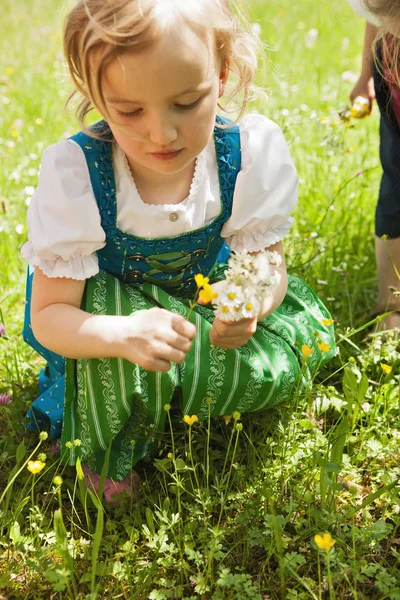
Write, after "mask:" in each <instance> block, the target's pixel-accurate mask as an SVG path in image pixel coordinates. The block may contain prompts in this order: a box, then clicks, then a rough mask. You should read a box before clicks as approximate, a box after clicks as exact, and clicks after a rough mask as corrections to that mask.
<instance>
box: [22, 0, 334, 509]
mask: <svg viewBox="0 0 400 600" xmlns="http://www.w3.org/2000/svg"><path fill="white" fill-rule="evenodd" d="M249 31H250V29H249ZM254 48H255V43H254V41H253V40H252V38H251V34H250V33H248V32H246V30H245V29H243V28H242V27H241V26H240V24H239V21H238V19H237V18H236V17H235V16H234V14H233V12H232V11H231V9H230V7H229V2H228V0H146V1H144V0H80V1H79V2H78V3H77V4H76V6H75V8H74V9H73V10H72V12H71V13H70V14H69V16H68V18H67V20H66V27H65V54H66V57H67V60H68V64H69V69H70V72H71V75H72V79H73V81H74V83H75V85H76V87H77V90H78V91H79V92H80V93H81V95H82V97H83V99H82V103H81V105H80V111H79V116H80V119H81V123H82V124H83V119H84V117H85V116H86V114H87V113H88V112H89V111H90V110H91V109H92V108H93V107H95V108H96V109H97V110H98V112H99V113H100V114H101V115H102V117H103V118H104V120H103V121H100V122H99V123H97V124H96V125H94V126H93V127H91V128H89V129H87V128H86V127H84V126H83V128H84V130H83V131H82V132H81V133H78V134H77V135H75V136H73V137H72V138H71V139H69V140H67V141H62V142H59V143H57V144H55V145H54V146H51V147H49V148H48V149H47V150H46V151H45V152H44V154H43V160H42V167H41V172H40V178H39V184H38V187H37V190H36V192H35V195H34V198H33V199H32V202H31V204H30V207H29V212H28V226H29V242H28V243H27V244H26V245H25V246H24V248H23V255H24V256H25V258H26V259H27V260H28V262H29V263H30V265H32V266H34V267H35V272H34V277H33V283H32V277H31V276H30V277H29V279H28V304H27V321H28V323H27V326H26V330H25V337H26V339H27V341H28V342H29V343H30V344H31V345H32V346H33V347H34V348H36V349H37V350H38V351H39V352H40V353H41V354H42V355H43V356H44V357H45V358H46V359H47V361H48V367H47V368H46V370H45V371H44V372H43V373H42V374H41V378H40V392H41V395H40V397H39V398H38V399H37V400H36V401H35V402H34V404H33V407H32V409H31V411H30V413H29V416H30V419H31V423H30V427H32V428H33V427H36V426H37V427H39V428H43V427H45V426H49V427H50V433H51V436H52V437H57V436H59V435H60V434H61V424H62V421H63V427H62V453H63V454H66V455H67V456H68V461H69V463H70V464H74V463H75V461H76V458H77V457H78V456H80V457H81V458H82V460H83V461H84V463H85V473H86V476H87V478H88V480H92V481H93V482H94V485H95V484H96V481H95V480H96V474H99V473H100V471H101V469H102V466H103V463H104V460H105V456H106V454H107V452H110V461H109V467H108V473H107V474H108V476H109V478H110V479H109V480H108V482H109V486H110V487H109V488H107V490H108V499H110V497H111V496H112V494H113V493H114V492H115V491H117V492H119V491H121V490H124V489H125V488H127V487H129V486H130V485H131V482H132V475H131V471H130V470H131V469H132V467H133V466H134V465H135V463H136V462H137V461H138V460H139V459H141V458H142V457H144V456H145V455H147V454H148V453H149V451H150V450H151V449H152V448H154V446H155V445H156V443H157V436H158V434H159V433H160V432H162V431H163V430H164V426H165V422H166V415H167V412H166V411H167V410H168V406H166V405H170V404H171V403H172V402H179V403H180V406H181V410H182V414H189V415H197V416H198V417H200V418H202V417H203V418H204V417H207V415H208V411H210V412H211V415H212V416H217V415H226V414H232V412H233V411H234V410H238V411H241V412H246V411H247V412H249V411H257V410H262V409H266V408H269V407H271V406H274V405H276V404H278V403H282V402H286V401H288V400H289V401H290V398H291V396H292V394H293V392H294V390H295V389H296V387H298V385H299V379H301V378H302V379H303V380H304V378H305V377H307V376H309V375H310V373H314V372H315V371H316V369H317V367H318V366H319V365H321V363H324V362H325V361H326V360H327V359H329V358H330V357H331V356H332V354H333V352H334V338H333V331H332V325H331V323H332V321H331V319H330V316H329V313H328V312H327V310H326V309H325V307H324V306H323V305H322V303H321V302H320V301H319V300H318V299H317V298H316V297H315V295H314V293H313V292H312V291H311V290H310V289H309V288H308V287H307V285H306V284H305V283H304V282H302V281H301V280H299V279H297V278H294V277H292V278H289V285H288V283H287V282H288V278H287V275H286V269H285V264H284V261H283V262H282V265H281V266H280V272H281V283H280V285H279V286H278V288H277V289H276V291H275V293H274V295H273V296H272V297H267V298H265V301H264V303H263V305H262V307H261V310H260V313H259V315H258V317H254V318H248V319H243V320H241V321H237V322H234V323H228V322H224V321H223V319H221V318H219V317H216V318H214V314H213V310H212V307H210V306H196V308H195V310H194V312H192V313H191V315H190V318H189V320H188V319H187V317H188V315H189V303H190V300H191V299H192V298H193V297H194V296H195V293H196V283H195V280H194V277H195V275H196V274H198V273H202V274H203V275H209V277H210V281H211V282H212V283H214V282H216V281H218V279H221V278H223V268H221V267H218V265H216V263H217V257H218V254H219V252H220V251H221V249H222V248H223V245H224V243H225V242H227V243H228V244H229V247H230V248H231V249H232V250H233V251H240V250H246V251H248V252H251V253H257V252H259V251H260V250H262V249H264V248H269V249H271V250H275V251H277V252H278V253H279V254H280V255H281V256H282V258H283V249H282V239H283V238H284V237H285V235H286V234H287V233H288V231H289V229H290V226H291V223H292V219H291V217H290V213H291V212H292V210H293V208H294V207H295V204H296V200H297V191H296V186H297V176H296V172H295V169H294V167H293V164H292V161H291V158H290V155H289V152H288V148H287V146H286V143H285V141H284V138H283V136H282V133H281V131H280V130H279V128H278V127H277V126H276V125H275V124H274V123H272V122H271V121H269V120H268V119H266V118H265V117H263V116H260V115H256V114H252V115H248V116H246V117H244V118H243V119H242V120H241V122H240V124H239V125H237V124H232V123H230V122H228V121H227V119H224V118H221V117H219V116H217V115H216V112H217V106H218V103H219V99H220V98H222V96H223V95H224V93H225V91H226V90H227V80H228V75H229V72H230V71H231V72H233V73H234V74H235V75H236V87H235V88H234V89H233V90H231V92H230V96H231V97H236V96H237V94H238V93H239V92H242V95H243V98H244V102H243V106H242V107H241V108H242V110H241V112H243V110H244V108H245V105H246V101H247V98H248V96H249V89H250V84H251V82H252V77H253V72H254V69H255V52H254ZM215 285H217V286H218V283H216V284H215ZM30 296H31V304H30V303H29V298H30ZM29 318H31V323H32V328H31V327H30V325H29ZM302 348H303V355H302ZM61 357H67V361H66V369H65V374H64V360H63V359H62V358H61ZM303 363H305V365H304V366H302V364H303ZM64 377H65V379H64ZM64 400H65V403H64ZM76 440H79V441H76ZM135 482H136V479H134V483H135Z"/></svg>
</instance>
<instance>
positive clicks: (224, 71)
mask: <svg viewBox="0 0 400 600" xmlns="http://www.w3.org/2000/svg"><path fill="white" fill-rule="evenodd" d="M230 65H231V61H230V60H229V58H228V59H227V60H225V61H224V63H223V65H222V66H221V71H220V73H219V93H218V98H221V96H223V95H224V92H225V85H226V82H227V81H228V77H229V69H230Z"/></svg>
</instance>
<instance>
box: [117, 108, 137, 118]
mask: <svg viewBox="0 0 400 600" xmlns="http://www.w3.org/2000/svg"><path fill="white" fill-rule="evenodd" d="M141 111H142V109H141V108H138V109H137V110H133V111H131V112H122V111H121V110H117V114H118V116H119V117H123V118H125V119H130V118H132V117H138V116H139V115H140V113H141Z"/></svg>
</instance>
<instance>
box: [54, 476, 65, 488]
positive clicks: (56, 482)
mask: <svg viewBox="0 0 400 600" xmlns="http://www.w3.org/2000/svg"><path fill="white" fill-rule="evenodd" d="M62 482H63V480H62V477H60V475H56V476H55V477H54V479H53V483H54V485H57V486H59V485H62Z"/></svg>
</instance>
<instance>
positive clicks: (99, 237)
mask: <svg viewBox="0 0 400 600" xmlns="http://www.w3.org/2000/svg"><path fill="white" fill-rule="evenodd" d="M27 220H28V242H27V243H26V244H25V245H24V246H23V248H22V251H21V252H22V255H23V257H24V258H25V259H26V260H27V261H28V262H29V264H31V265H32V266H35V267H39V268H40V269H41V270H42V271H43V273H44V274H45V275H47V277H69V278H71V279H79V280H83V279H88V278H89V277H92V276H93V275H95V274H96V273H98V271H99V266H98V260H97V256H96V250H99V249H100V248H103V247H104V246H105V233H104V230H103V228H102V227H101V222H100V213H99V210H98V208H97V204H96V199H95V197H94V193H93V189H92V186H91V182H90V175H89V171H88V168H87V164H86V159H85V156H84V154H83V151H82V149H81V148H80V146H78V144H76V143H75V142H73V141H69V140H66V141H62V142H58V143H57V144H54V145H53V146H50V147H49V148H47V149H46V150H45V151H44V153H43V156H42V165H41V168H40V175H39V183H38V186H37V188H36V190H35V193H34V195H33V196H32V199H31V202H30V204H29V208H28V219H27Z"/></svg>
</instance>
